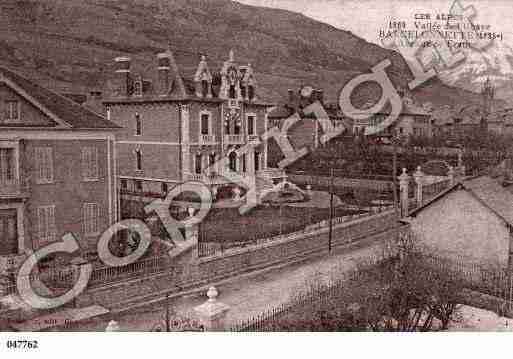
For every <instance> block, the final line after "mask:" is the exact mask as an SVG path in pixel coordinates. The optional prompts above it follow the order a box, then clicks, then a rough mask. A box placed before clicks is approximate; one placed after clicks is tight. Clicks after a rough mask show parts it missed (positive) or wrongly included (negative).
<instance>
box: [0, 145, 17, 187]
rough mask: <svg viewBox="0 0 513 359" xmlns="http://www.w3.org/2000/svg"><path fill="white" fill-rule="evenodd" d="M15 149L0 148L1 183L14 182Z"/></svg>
mask: <svg viewBox="0 0 513 359" xmlns="http://www.w3.org/2000/svg"><path fill="white" fill-rule="evenodd" d="M14 164H15V159H14V149H13V148H0V183H9V182H11V181H12V180H14Z"/></svg>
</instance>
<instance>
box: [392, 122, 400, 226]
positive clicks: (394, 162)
mask: <svg viewBox="0 0 513 359" xmlns="http://www.w3.org/2000/svg"><path fill="white" fill-rule="evenodd" d="M390 138H391V139H392V148H393V154H392V156H393V158H392V181H393V187H394V190H393V192H394V211H395V215H396V217H397V219H396V220H397V221H398V220H399V217H400V215H399V206H398V203H397V202H398V201H397V139H396V137H395V129H393V130H392V136H391V137H390Z"/></svg>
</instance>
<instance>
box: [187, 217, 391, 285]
mask: <svg viewBox="0 0 513 359" xmlns="http://www.w3.org/2000/svg"><path fill="white" fill-rule="evenodd" d="M396 223H397V221H396V220H395V214H394V211H393V210H392V211H386V212H383V213H381V214H377V215H375V216H369V217H363V218H361V219H357V220H354V221H351V222H344V223H338V224H335V225H334V228H333V237H332V247H333V248H335V247H337V246H342V245H347V244H349V243H352V242H355V241H358V240H360V239H364V238H367V237H371V236H373V235H376V234H380V233H387V234H388V235H390V234H391V233H392V231H393V230H394V229H395V228H396ZM328 241H329V227H328V226H322V227H320V228H318V229H316V230H312V231H310V232H308V233H302V234H298V233H293V234H292V235H289V236H283V237H282V238H280V239H276V240H274V241H272V242H269V243H264V244H260V245H253V246H247V247H243V248H233V249H230V250H227V251H225V252H223V253H221V254H216V255H213V256H208V257H201V258H198V264H197V268H196V270H197V273H196V274H195V275H196V276H197V278H201V279H205V278H209V277H211V276H213V277H216V276H219V275H222V274H224V275H232V274H237V273H243V272H246V271H250V270H256V269H259V268H265V267H268V266H272V265H277V264H285V263H287V262H291V261H294V259H295V258H299V257H304V256H308V255H314V254H320V253H327V251H328Z"/></svg>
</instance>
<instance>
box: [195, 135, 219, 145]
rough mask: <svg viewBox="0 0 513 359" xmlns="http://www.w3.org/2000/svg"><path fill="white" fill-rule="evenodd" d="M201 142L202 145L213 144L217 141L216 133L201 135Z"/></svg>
mask: <svg viewBox="0 0 513 359" xmlns="http://www.w3.org/2000/svg"><path fill="white" fill-rule="evenodd" d="M199 142H200V144H202V145H211V144H215V143H216V136H215V135H200V136H199Z"/></svg>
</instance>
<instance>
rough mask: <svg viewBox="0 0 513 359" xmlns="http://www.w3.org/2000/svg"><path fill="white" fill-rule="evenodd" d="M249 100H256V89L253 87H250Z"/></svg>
mask: <svg viewBox="0 0 513 359" xmlns="http://www.w3.org/2000/svg"><path fill="white" fill-rule="evenodd" d="M248 98H249V99H250V100H253V99H254V98H255V87H254V86H252V85H249V86H248Z"/></svg>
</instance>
